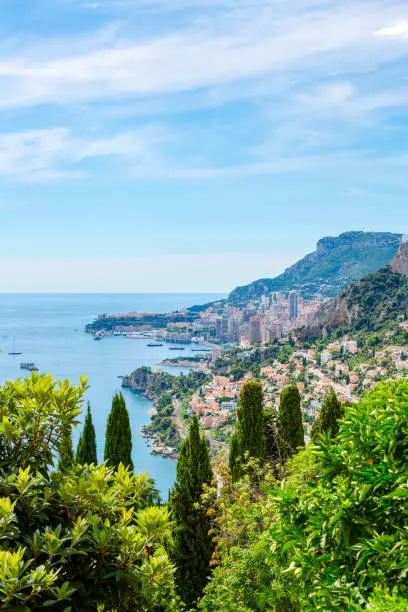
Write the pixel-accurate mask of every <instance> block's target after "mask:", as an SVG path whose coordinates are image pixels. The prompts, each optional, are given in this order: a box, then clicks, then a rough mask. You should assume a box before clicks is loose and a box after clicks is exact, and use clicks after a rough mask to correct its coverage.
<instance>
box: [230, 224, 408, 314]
mask: <svg viewBox="0 0 408 612" xmlns="http://www.w3.org/2000/svg"><path fill="white" fill-rule="evenodd" d="M401 239H402V235H401V234H392V233H386V232H346V233H344V234H340V236H338V237H331V236H329V237H326V238H322V239H321V240H319V242H318V243H317V245H316V250H315V251H314V252H313V253H309V255H306V257H304V258H303V259H301V260H300V261H298V262H297V263H295V264H294V265H293V266H291V267H290V268H287V269H286V270H285V271H284V272H283V274H281V275H280V276H277V277H276V278H272V279H271V278H264V279H260V280H257V281H254V282H253V283H250V284H249V285H245V286H244V287H237V288H236V289H234V291H232V292H231V294H230V295H229V298H228V302H229V303H230V304H234V305H241V304H245V303H246V302H248V301H250V300H253V299H256V298H259V297H261V296H262V295H263V294H265V293H269V292H271V291H288V290H292V289H297V290H300V291H301V292H302V294H303V296H304V297H313V296H316V295H321V296H323V297H333V296H335V295H337V294H338V292H339V291H340V290H341V289H343V288H344V287H346V286H347V285H349V284H350V283H351V282H353V281H354V280H358V279H360V278H363V277H364V276H366V275H367V274H369V273H371V272H376V271H377V270H378V269H380V268H382V267H383V266H385V265H387V264H388V263H389V262H390V261H391V260H392V258H393V257H394V256H395V254H396V252H397V251H398V248H399V247H400V245H401Z"/></svg>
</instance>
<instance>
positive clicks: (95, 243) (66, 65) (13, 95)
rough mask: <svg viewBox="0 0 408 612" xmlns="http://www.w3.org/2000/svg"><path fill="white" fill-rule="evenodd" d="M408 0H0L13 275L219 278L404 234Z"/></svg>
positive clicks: (1, 128)
mask: <svg viewBox="0 0 408 612" xmlns="http://www.w3.org/2000/svg"><path fill="white" fill-rule="evenodd" d="M407 194H408V3H407V1H406V0H402V1H401V0H387V1H385V0H377V1H367V0H291V1H290V2H288V1H287V0H95V1H87V0H0V227H1V240H0V292H64V291H66V292H107V291H109V292H168V291H170V292H178V291H180V292H185V291H187V292H200V291H201V292H207V291H212V292H219V293H226V292H228V291H229V290H231V289H232V288H234V287H235V286H236V285H241V284H244V283H247V282H250V281H252V280H255V279H256V278H260V277H271V276H274V275H276V274H279V273H280V272H282V271H283V269H284V268H285V267H287V266H288V265H290V264H292V263H294V262H295V261H296V260H297V259H299V258H300V257H302V256H303V255H305V254H306V253H308V252H310V251H312V250H314V248H315V243H316V241H317V240H318V239H319V238H321V237H322V236H326V235H338V234H339V233H341V232H343V231H348V230H375V231H394V232H398V233H404V234H405V233H408V198H407Z"/></svg>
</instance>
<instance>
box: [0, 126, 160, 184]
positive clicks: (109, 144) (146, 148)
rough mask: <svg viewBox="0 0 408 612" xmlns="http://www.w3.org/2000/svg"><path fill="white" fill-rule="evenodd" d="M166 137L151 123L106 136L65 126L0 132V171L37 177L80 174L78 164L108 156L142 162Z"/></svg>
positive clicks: (81, 176) (57, 177) (32, 177)
mask: <svg viewBox="0 0 408 612" xmlns="http://www.w3.org/2000/svg"><path fill="white" fill-rule="evenodd" d="M167 138H168V135H166V134H165V132H163V131H161V130H160V129H159V128H155V127H153V128H149V129H144V130H140V131H138V132H126V133H122V134H117V135H115V136H110V137H107V138H91V137H90V136H89V135H88V136H86V137H85V136H83V137H75V136H73V135H72V134H71V132H70V131H69V130H68V129H66V128H53V129H48V130H31V131H26V132H14V133H6V134H0V175H9V176H17V177H19V178H25V179H26V180H37V181H41V180H47V181H48V180H60V179H66V178H84V177H86V176H87V172H86V171H84V170H82V169H81V166H80V165H81V162H83V161H85V160H90V159H98V158H104V157H109V158H128V159H129V160H131V163H132V164H136V163H139V164H141V163H145V162H147V160H148V159H149V157H150V156H151V154H152V151H153V150H154V148H155V147H156V146H157V145H158V144H159V143H162V142H164V141H165V140H166V139H167ZM64 168H65V169H64Z"/></svg>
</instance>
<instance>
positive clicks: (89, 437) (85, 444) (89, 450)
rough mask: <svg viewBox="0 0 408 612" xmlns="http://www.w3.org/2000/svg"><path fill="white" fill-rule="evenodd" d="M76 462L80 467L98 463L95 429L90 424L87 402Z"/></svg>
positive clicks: (89, 411) (90, 418) (89, 408)
mask: <svg viewBox="0 0 408 612" xmlns="http://www.w3.org/2000/svg"><path fill="white" fill-rule="evenodd" d="M76 462H77V463H79V464H80V465H85V464H86V463H87V464H88V465H90V464H91V463H94V464H95V465H96V464H97V463H98V459H97V456H96V436H95V427H94V425H93V422H92V414H91V406H90V404H89V402H88V410H87V413H86V417H85V421H84V429H83V431H82V434H81V437H80V438H79V442H78V447H77V452H76Z"/></svg>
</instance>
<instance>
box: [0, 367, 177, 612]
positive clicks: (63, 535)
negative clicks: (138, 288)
mask: <svg viewBox="0 0 408 612" xmlns="http://www.w3.org/2000/svg"><path fill="white" fill-rule="evenodd" d="M85 390H86V383H85V381H84V380H81V384H80V386H79V387H73V386H71V385H70V383H69V381H64V382H63V383H56V382H54V381H53V379H52V377H51V376H46V375H40V376H38V375H33V376H32V378H29V379H25V380H19V381H16V382H8V383H6V385H4V386H3V387H0V414H1V417H0V540H1V546H0V576H1V579H0V609H1V610H10V611H11V610H21V611H23V610H42V609H45V608H46V609H48V610H54V611H55V612H63V611H64V610H65V611H66V610H68V609H70V610H73V611H74V610H76V611H77V612H79V611H80V610H87V611H88V610H89V611H90V612H97V610H102V609H103V610H119V609H120V610H121V612H130V611H133V610H140V611H147V610H152V611H153V610H155V611H158V610H160V611H163V612H164V611H166V612H170V610H171V611H172V612H173V611H174V610H175V609H179V608H178V607H177V597H176V595H175V590H174V577H173V571H174V568H173V566H172V564H171V562H170V561H169V558H168V556H167V554H166V553H165V551H164V548H163V547H164V544H165V542H166V541H168V539H169V537H170V520H169V513H168V511H167V509H166V508H159V507H157V506H155V507H147V504H148V499H149V497H151V492H152V484H151V482H150V481H149V479H148V477H147V475H146V474H141V475H138V476H135V475H133V474H132V473H131V472H130V471H129V469H128V468H125V467H124V466H120V467H119V469H118V471H116V470H114V469H112V468H108V467H107V466H106V465H100V466H95V465H91V466H88V465H86V466H78V465H77V466H75V467H73V468H72V469H70V470H67V471H65V470H64V471H63V472H60V471H58V470H55V468H54V461H55V457H56V454H57V451H58V448H59V446H60V441H61V438H62V436H63V434H66V433H67V432H70V431H71V427H72V426H73V425H75V424H76V422H77V420H76V419H77V417H78V415H79V414H80V407H81V403H82V396H83V393H84V392H85Z"/></svg>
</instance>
